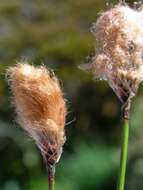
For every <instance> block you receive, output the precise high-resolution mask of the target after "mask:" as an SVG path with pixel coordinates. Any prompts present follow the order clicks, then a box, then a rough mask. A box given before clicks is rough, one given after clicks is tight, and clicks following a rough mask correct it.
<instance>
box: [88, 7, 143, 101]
mask: <svg viewBox="0 0 143 190" xmlns="http://www.w3.org/2000/svg"><path fill="white" fill-rule="evenodd" d="M92 32H93V34H94V35H95V36H96V54H95V56H94V57H93V59H92V65H93V66H92V69H93V71H94V73H95V75H96V77H97V78H100V79H103V80H107V82H108V83H109V85H110V86H111V88H112V89H113V90H114V91H115V93H116V94H117V96H118V97H119V98H120V100H121V101H122V102H125V101H126V100H127V99H128V98H129V96H134V95H135V94H136V92H137V89H138V86H139V84H140V82H141V81H142V80H143V11H141V10H134V9H131V8H130V7H128V6H123V5H117V6H115V7H114V8H112V9H110V10H108V11H107V12H104V13H102V15H101V16H100V17H99V19H98V20H97V22H96V23H95V24H94V25H93V28H92Z"/></svg>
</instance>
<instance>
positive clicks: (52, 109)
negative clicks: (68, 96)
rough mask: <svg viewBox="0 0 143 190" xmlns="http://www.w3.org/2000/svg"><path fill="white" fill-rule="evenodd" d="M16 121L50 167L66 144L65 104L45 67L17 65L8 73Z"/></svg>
mask: <svg viewBox="0 0 143 190" xmlns="http://www.w3.org/2000/svg"><path fill="white" fill-rule="evenodd" d="M8 76H9V81H10V87H11V90H12V93H13V102H14V105H15V108H16V113H17V120H18V122H19V124H20V126H21V127H23V128H24V129H25V130H26V131H28V133H29V134H30V135H31V137H32V138H33V139H34V140H35V141H36V144H37V145H38V147H39V148H40V149H41V152H42V154H43V155H44V156H45V157H46V158H45V159H48V161H49V162H50V163H51V164H54V163H56V162H57V161H58V158H59V157H60V155H61V152H62V146H63V144H64V142H65V134H64V126H65V117H66V105H65V100H64V98H63V93H62V91H61V88H60V85H59V82H58V79H57V78H56V77H55V75H54V74H53V73H52V72H50V71H48V70H47V69H46V68H45V67H44V66H41V67H39V68H36V67H34V66H32V65H29V64H27V63H18V64H17V65H16V66H15V67H11V68H10V69H9V70H8Z"/></svg>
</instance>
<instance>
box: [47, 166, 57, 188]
mask: <svg viewBox="0 0 143 190" xmlns="http://www.w3.org/2000/svg"><path fill="white" fill-rule="evenodd" d="M46 168H47V172H48V185H49V188H48V190H55V165H49V164H47V165H46Z"/></svg>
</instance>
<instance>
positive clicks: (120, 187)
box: [117, 119, 129, 190]
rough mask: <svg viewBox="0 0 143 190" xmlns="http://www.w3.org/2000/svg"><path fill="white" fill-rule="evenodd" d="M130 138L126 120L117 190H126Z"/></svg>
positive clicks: (125, 120)
mask: <svg viewBox="0 0 143 190" xmlns="http://www.w3.org/2000/svg"><path fill="white" fill-rule="evenodd" d="M128 137H129V120H128V119H124V123H123V136H122V146H121V157H120V171H119V179H118V186H117V190H124V186H125V175H126V165H127V154H128Z"/></svg>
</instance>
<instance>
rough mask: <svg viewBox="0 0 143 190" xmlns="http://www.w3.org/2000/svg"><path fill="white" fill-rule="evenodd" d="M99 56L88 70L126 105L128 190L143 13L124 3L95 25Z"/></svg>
mask: <svg viewBox="0 0 143 190" xmlns="http://www.w3.org/2000/svg"><path fill="white" fill-rule="evenodd" d="M92 32H93V34H94V35H95V37H96V54H95V56H94V57H93V58H92V64H90V65H89V66H87V68H90V69H91V70H92V72H93V73H94V74H95V77H96V78H97V79H101V80H105V81H107V82H108V84H109V86H110V87H111V88H112V89H113V91H114V92H115V94H116V95H117V97H118V98H119V99H120V101H121V103H122V118H123V136H122V147H121V158H120V172H119V182H118V185H117V189H118V190H123V189H124V184H125V173H126V162H127V149H128V135H129V119H130V115H129V113H130V107H131V103H132V98H133V97H134V96H135V95H136V94H137V91H138V87H139V84H140V83H141V81H142V80H143V11H142V10H141V9H138V10H135V9H132V8H130V7H129V6H127V5H126V4H124V3H120V4H118V5H116V6H115V7H114V8H111V9H110V10H108V11H106V12H104V13H102V14H101V16H100V17H99V18H98V20H97V22H96V23H95V24H93V27H92Z"/></svg>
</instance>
